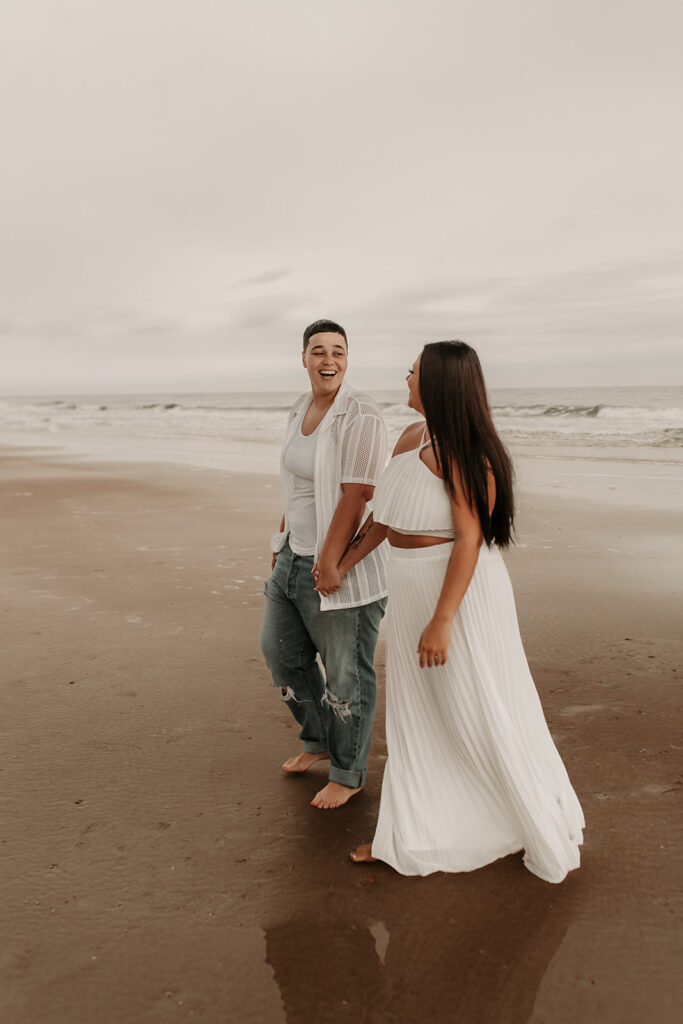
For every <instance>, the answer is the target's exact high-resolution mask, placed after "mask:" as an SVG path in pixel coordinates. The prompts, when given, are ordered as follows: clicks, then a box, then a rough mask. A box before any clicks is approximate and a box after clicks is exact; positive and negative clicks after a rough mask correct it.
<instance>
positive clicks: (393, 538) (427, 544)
mask: <svg viewBox="0 0 683 1024" xmlns="http://www.w3.org/2000/svg"><path fill="white" fill-rule="evenodd" d="M387 540H388V541H389V543H390V544H391V546H392V547H394V548H431V547H433V546H434V544H451V543H452V541H453V538H452V537H430V536H429V534H427V533H399V532H398V530H392V529H389V532H388V533H387Z"/></svg>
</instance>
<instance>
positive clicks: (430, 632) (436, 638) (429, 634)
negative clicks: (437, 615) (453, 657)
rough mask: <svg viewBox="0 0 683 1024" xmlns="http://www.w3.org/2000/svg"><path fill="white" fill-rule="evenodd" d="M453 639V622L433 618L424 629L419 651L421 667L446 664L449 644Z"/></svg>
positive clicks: (418, 646)
mask: <svg viewBox="0 0 683 1024" xmlns="http://www.w3.org/2000/svg"><path fill="white" fill-rule="evenodd" d="M450 641H451V623H450V622H448V621H445V620H443V619H439V620H437V619H432V620H431V622H429V623H428V624H427V625H426V626H425V628H424V629H423V630H422V635H421V636H420V641H419V643H418V645H417V653H418V654H419V656H420V668H424V667H425V665H426V666H427V667H428V668H433V667H434V666H435V665H445V664H446V661H447V660H448V646H449V644H450Z"/></svg>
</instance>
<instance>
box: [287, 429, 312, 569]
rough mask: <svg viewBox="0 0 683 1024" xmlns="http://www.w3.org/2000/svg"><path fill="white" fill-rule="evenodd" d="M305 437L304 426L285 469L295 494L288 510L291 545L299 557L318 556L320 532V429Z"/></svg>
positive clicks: (291, 444)
mask: <svg viewBox="0 0 683 1024" xmlns="http://www.w3.org/2000/svg"><path fill="white" fill-rule="evenodd" d="M319 428H320V424H318V426H317V427H316V428H315V430H314V431H313V433H312V434H308V435H305V434H302V433H301V425H299V427H298V429H297V430H296V431H295V433H294V435H293V437H292V439H291V440H290V442H289V444H288V445H287V447H286V449H285V451H284V453H283V461H284V467H285V469H286V470H287V471H288V472H289V473H291V474H292V478H293V485H294V489H293V493H292V495H291V497H290V502H289V507H288V509H287V521H288V523H289V546H290V548H291V549H292V551H293V552H294V554H295V555H313V554H315V541H316V536H317V532H318V528H317V519H316V514H315V488H314V479H313V478H314V475H315V473H314V467H315V449H316V447H317V444H318V430H319Z"/></svg>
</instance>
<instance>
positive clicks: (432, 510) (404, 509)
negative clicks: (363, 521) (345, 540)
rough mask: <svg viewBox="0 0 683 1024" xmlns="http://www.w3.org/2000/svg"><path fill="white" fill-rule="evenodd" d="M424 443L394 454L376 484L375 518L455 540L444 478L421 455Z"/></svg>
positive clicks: (405, 530)
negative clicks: (434, 471) (433, 471)
mask: <svg viewBox="0 0 683 1024" xmlns="http://www.w3.org/2000/svg"><path fill="white" fill-rule="evenodd" d="M424 447H425V446H424V445H422V444H421V445H419V447H417V448H412V449H411V450H410V451H409V452H401V454H400V455H394V457H393V459H391V460H390V462H389V465H388V466H387V468H386V469H385V470H384V472H383V473H382V475H381V477H380V478H379V480H378V481H377V486H376V487H375V494H374V497H373V500H372V506H373V519H374V520H375V522H377V523H383V524H384V525H385V526H389V527H390V528H391V529H392V530H396V532H397V533H423V534H428V535H429V536H430V537H447V538H448V539H449V540H452V539H453V536H454V530H453V514H452V512H451V502H450V498H449V497H448V491H447V490H446V485H445V484H444V482H443V480H442V479H441V477H438V476H436V474H435V473H432V471H431V469H429V467H428V466H426V465H425V463H424V462H423V461H422V459H421V458H420V452H421V451H422V449H423V448H424Z"/></svg>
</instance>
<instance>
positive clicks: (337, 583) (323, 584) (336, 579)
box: [313, 562, 342, 597]
mask: <svg viewBox="0 0 683 1024" xmlns="http://www.w3.org/2000/svg"><path fill="white" fill-rule="evenodd" d="M313 579H314V580H315V587H314V588H313V589H314V590H317V591H318V593H319V594H322V596H323V597H329V596H330V594H336V593H337V591H338V590H341V585H342V577H341V573H340V572H339V569H338V567H337V566H336V565H329V566H326V565H322V566H321V565H320V563H319V562H316V563H315V565H314V566H313Z"/></svg>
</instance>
